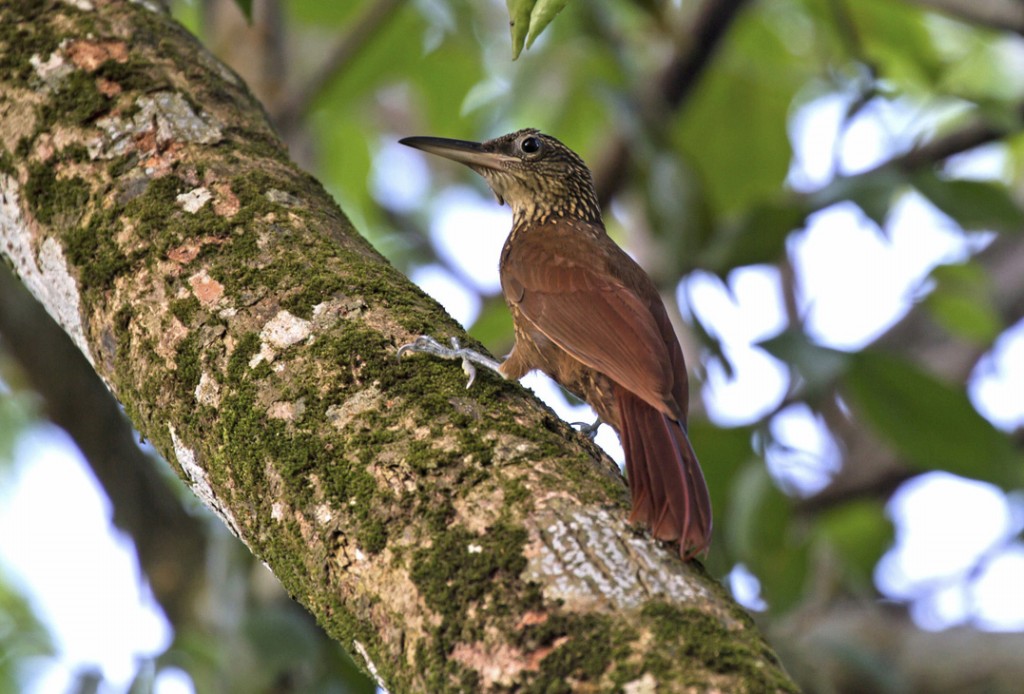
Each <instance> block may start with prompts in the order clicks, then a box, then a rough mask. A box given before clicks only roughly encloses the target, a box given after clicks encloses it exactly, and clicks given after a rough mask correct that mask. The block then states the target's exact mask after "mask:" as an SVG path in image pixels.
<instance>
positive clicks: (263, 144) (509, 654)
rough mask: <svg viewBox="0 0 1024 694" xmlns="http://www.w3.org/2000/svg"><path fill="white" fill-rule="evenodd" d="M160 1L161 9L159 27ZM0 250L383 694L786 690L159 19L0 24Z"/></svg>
mask: <svg viewBox="0 0 1024 694" xmlns="http://www.w3.org/2000/svg"><path fill="white" fill-rule="evenodd" d="M151 5H152V7H151ZM0 252H2V254H3V255H4V257H5V258H6V261H7V262H8V263H9V264H10V265H11V267H12V268H13V270H14V272H15V273H16V274H17V276H18V277H19V278H20V280H21V282H22V283H23V284H24V285H25V286H26V287H27V288H28V289H29V290H30V291H31V292H32V293H33V294H34V295H35V296H36V298H37V299H38V300H39V301H40V302H41V303H42V304H43V305H44V306H45V307H46V309H47V310H48V311H49V312H50V314H51V315H53V316H54V318H56V319H57V321H58V322H59V323H60V324H61V325H62V327H63V328H64V330H65V331H66V332H67V334H68V335H69V336H70V337H71V338H72V339H73V340H74V341H75V343H76V344H77V346H78V347H79V349H80V350H81V351H82V353H83V354H84V355H85V357H86V359H87V360H88V361H89V363H90V364H91V366H92V368H94V369H95V371H96V372H97V373H98V374H99V375H100V377H101V378H102V379H103V380H104V382H105V383H106V384H107V386H108V387H109V389H110V391H111V392H112V393H113V394H114V396H116V398H117V399H118V400H119V401H120V402H121V403H122V405H123V406H124V409H125V412H126V413H127V414H128V416H129V418H130V419H131V421H132V423H133V424H134V425H135V427H136V428H137V429H138V430H139V431H140V432H142V433H143V434H144V435H145V436H146V437H147V438H148V439H150V440H151V441H152V442H153V444H154V446H155V447H156V448H157V449H158V450H159V451H160V452H161V453H162V454H163V455H165V456H166V457H167V458H168V460H169V461H170V462H171V463H172V465H173V466H174V467H175V468H176V470H177V471H178V473H179V474H180V476H181V477H182V478H183V479H184V480H185V481H186V482H187V483H188V484H189V485H190V486H191V488H192V489H193V490H194V491H195V492H196V494H197V495H199V496H200V497H201V498H202V499H203V500H204V501H205V502H206V503H207V504H208V505H209V506H210V507H211V508H212V509H213V510H214V511H216V512H217V513H218V514H219V515H220V516H221V517H222V518H223V519H224V521H225V522H226V523H227V525H228V526H229V527H230V528H231V529H232V531H233V532H234V533H235V534H237V535H238V536H239V537H240V538H241V539H242V541H243V542H245V543H246V545H247V546H248V547H249V548H250V549H251V550H252V551H253V552H254V553H255V554H256V555H257V556H258V557H260V558H261V559H262V560H263V561H265V562H266V563H267V564H268V565H269V566H270V567H271V568H272V570H273V571H274V573H275V574H276V575H277V576H278V578H279V579H280V580H281V582H282V583H283V584H284V586H285V587H286V588H287V590H288V591H289V592H290V593H291V594H292V595H293V596H294V597H295V598H296V599H297V600H299V601H300V602H302V603H303V604H304V605H305V606H306V607H307V608H308V609H309V610H310V611H311V612H312V613H313V614H315V615H316V616H317V619H318V620H319V622H320V623H321V624H322V625H323V626H324V628H325V629H326V630H327V631H328V633H330V634H331V635H332V636H333V637H334V638H336V639H338V640H339V641H340V642H341V643H342V644H343V645H345V647H346V648H348V649H350V650H351V651H353V652H354V653H356V654H358V656H359V657H360V658H361V659H362V660H363V662H364V663H365V665H366V667H367V669H368V670H369V671H370V672H371V673H372V674H373V675H374V676H375V677H377V678H378V680H379V681H381V682H382V684H384V685H385V686H387V687H388V688H390V689H392V690H395V691H406V690H408V691H443V690H459V691H471V690H472V691H476V690H493V689H499V688H511V687H522V688H523V689H524V690H536V691H561V690H579V691H583V690H585V691H593V690H595V689H601V690H611V689H621V688H626V689H627V690H629V691H653V690H654V689H655V688H657V689H658V691H681V690H684V689H687V690H692V689H716V690H721V691H751V692H762V691H792V690H794V689H795V687H794V685H793V684H792V682H791V681H790V680H789V678H788V676H787V675H786V674H785V673H784V671H783V670H782V668H781V666H780V664H779V662H778V660H777V658H776V657H775V655H774V654H773V653H772V651H771V650H770V649H769V648H768V647H767V646H766V645H765V643H764V641H763V639H762V637H761V636H760V635H759V633H758V632H757V630H756V628H755V627H754V626H753V623H752V621H751V620H750V618H749V617H748V616H747V615H746V613H745V612H744V611H743V610H742V609H741V608H740V607H738V606H737V605H736V604H735V603H734V602H733V601H732V600H731V599H730V598H729V597H728V595H727V594H726V592H725V591H724V590H723V589H722V588H721V587H720V586H719V585H718V584H717V582H715V581H714V580H713V579H711V578H710V577H709V576H708V575H707V574H706V573H705V572H704V571H703V570H702V569H701V567H700V566H699V564H696V563H691V564H684V563H682V562H681V561H680V560H679V559H678V557H677V555H676V552H675V551H674V549H672V548H666V547H663V546H660V545H659V544H658V543H656V542H654V541H652V540H651V539H650V538H649V537H647V536H646V535H644V534H642V533H639V532H637V531H635V529H633V528H631V527H630V526H628V525H627V523H626V520H625V517H626V510H627V508H628V504H627V501H626V495H625V493H624V485H623V481H622V478H621V476H620V474H619V472H618V470H617V468H616V467H615V466H614V464H613V463H611V461H609V460H608V459H607V457H606V456H603V455H602V454H601V453H600V452H599V451H598V450H597V449H596V448H595V447H594V446H592V445H591V444H589V442H587V441H585V440H584V439H583V438H582V437H580V436H578V435H577V434H576V433H574V432H573V431H572V430H571V428H569V427H568V426H567V425H565V424H564V423H563V422H561V421H559V420H558V419H557V418H556V417H555V416H554V415H553V414H552V413H551V412H550V411H549V410H547V409H546V408H545V407H544V406H543V405H541V404H540V403H538V402H537V401H536V400H535V399H534V398H533V397H531V396H530V395H529V394H527V393H526V392H525V391H524V390H523V389H522V388H520V387H519V386H518V385H517V384H514V383H507V382H502V381H500V380H499V379H497V378H494V377H491V376H490V375H489V374H483V375H481V377H480V378H478V382H477V384H475V385H474V387H473V389H472V390H470V391H466V389H465V387H464V386H465V376H464V375H463V374H462V371H461V370H460V369H459V367H458V365H457V364H454V363H452V362H442V361H437V360H433V359H429V358H419V357H415V358H409V359H406V360H403V361H399V360H397V359H396V345H400V344H402V343H404V342H407V341H409V340H411V339H412V338H413V337H415V336H416V335H418V334H421V333H431V334H434V335H440V336H449V335H459V336H460V338H461V339H463V340H464V341H468V340H467V338H466V337H465V336H464V335H462V334H461V331H460V329H459V327H458V326H457V325H456V324H455V323H454V322H453V321H452V320H451V319H450V318H449V317H448V316H447V315H445V313H444V312H443V311H442V310H441V309H440V307H438V306H437V304H436V303H435V302H434V301H432V300H431V299H430V298H429V297H427V296H425V295H424V294H422V293H421V292H420V291H419V290H418V289H417V288H416V287H414V286H413V285H411V284H410V283H409V282H408V281H407V280H406V279H405V278H404V277H403V276H402V275H401V274H400V273H399V272H398V271H396V270H395V269H394V268H393V267H392V266H390V265H389V264H388V263H387V262H386V261H385V260H384V259H383V258H381V256H380V255H379V254H378V253H377V252H376V251H374V249H373V248H371V247H370V246H369V244H368V243H367V242H366V241H365V240H363V239H362V238H361V237H360V236H359V235H358V234H357V233H356V232H355V231H354V230H353V229H352V227H351V224H350V223H349V222H348V220H347V219H346V218H345V216H344V214H343V213H342V212H341V211H340V210H339V209H338V208H337V207H336V206H335V204H334V203H333V202H332V201H331V199H330V197H329V196H328V195H327V194H326V193H325V192H324V190H323V189H322V187H321V186H320V185H319V184H318V183H317V182H316V181H315V180H313V179H312V178H311V177H309V176H308V175H306V174H304V173H302V172H301V171H299V170H297V169H296V168H295V166H294V165H293V164H292V163H291V162H290V161H289V160H288V158H287V154H286V153H285V152H284V151H283V149H282V147H281V145H280V142H279V140H278V138H277V137H276V136H275V134H274V133H273V132H272V130H271V128H270V127H269V125H268V124H267V122H266V119H265V116H264V113H263V110H262V109H261V107H260V105H259V104H258V103H257V102H256V101H255V100H254V99H253V98H252V97H251V96H250V95H249V93H248V92H247V90H246V88H245V86H244V85H243V84H242V83H241V81H240V80H239V79H238V78H237V77H236V76H235V75H234V74H233V73H231V72H230V71H229V70H228V69H227V68H225V67H224V66H223V65H221V64H220V63H219V62H217V61H216V60H215V59H214V58H213V57H212V56H210V55H209V54H208V53H207V52H206V51H205V50H203V48H202V47H201V46H199V45H198V44H197V43H196V41H195V40H194V39H193V38H192V37H191V36H190V35H189V34H188V33H187V32H186V31H185V30H184V29H182V28H181V27H180V26H178V25H177V24H175V23H174V22H173V21H172V20H171V19H169V18H168V17H167V16H165V15H164V14H162V13H160V12H159V11H157V8H156V6H155V5H154V4H153V3H145V2H142V3H129V2H117V1H109V2H107V1H101V0H74V1H71V0H68V1H67V2H41V1H38V0H34V1H30V0H25V1H21V2H7V3H4V4H3V5H0Z"/></svg>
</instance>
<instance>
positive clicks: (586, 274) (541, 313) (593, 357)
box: [502, 229, 685, 417]
mask: <svg viewBox="0 0 1024 694" xmlns="http://www.w3.org/2000/svg"><path fill="white" fill-rule="evenodd" d="M547 231H548V233H546V234H544V235H543V236H541V235H535V234H531V235H530V236H529V237H526V238H522V239H517V243H515V244H514V246H513V250H512V251H511V252H510V255H509V258H507V259H506V262H504V263H503V266H502V286H503V288H504V291H505V295H506V296H507V297H508V298H509V300H510V301H512V302H513V303H515V304H516V305H517V307H518V308H519V310H520V312H521V315H522V317H523V318H525V319H526V320H527V321H529V323H530V324H531V325H532V326H533V327H534V328H536V329H537V330H538V331H540V332H541V333H542V334H544V335H545V336H546V337H547V338H548V339H549V340H551V341H552V342H554V343H555V344H557V345H558V346H559V347H561V348H562V349H564V350H565V351H566V352H568V353H569V354H570V355H572V356H573V357H574V358H576V359H578V360H580V361H581V362H583V363H584V364H585V365H587V366H589V367H590V368H592V369H596V370H597V371H599V372H601V373H603V374H605V375H606V376H608V377H609V378H610V379H611V380H613V381H615V382H616V383H618V384H620V385H622V386H623V387H625V388H627V389H628V390H630V391H631V392H633V393H635V394H636V395H637V396H638V397H640V398H641V399H642V400H644V401H646V402H647V403H649V404H650V405H651V406H652V407H654V408H656V409H658V410H660V411H663V412H666V413H667V414H672V415H673V416H677V417H678V416H679V410H678V408H679V407H680V406H681V405H682V404H681V403H677V402H675V397H674V396H673V390H674V382H675V378H674V375H673V373H672V371H673V361H675V360H674V359H672V358H671V355H670V353H669V349H670V348H669V345H668V344H667V343H666V336H665V335H664V334H663V332H662V330H661V329H660V328H659V325H658V321H657V320H656V318H655V316H654V314H653V313H652V306H651V305H650V302H648V301H645V300H644V299H643V298H642V297H641V296H640V295H639V294H638V293H637V292H636V291H635V290H634V289H632V288H630V287H629V286H628V283H627V282H624V281H623V278H622V277H621V273H615V274H613V273H612V272H609V271H608V268H610V267H611V268H621V267H622V266H621V265H620V263H623V262H625V263H629V264H633V260H632V259H631V258H630V257H629V256H628V255H626V254H625V253H624V252H622V251H621V250H620V249H619V248H618V247H617V246H615V245H614V243H613V242H612V241H611V240H610V239H607V237H603V238H600V237H598V239H596V240H595V239H594V238H593V237H591V236H589V235H587V236H584V235H581V234H579V233H578V232H577V233H569V234H566V233H564V229H563V230H561V232H559V231H556V230H551V229H549V230H547ZM602 234H603V232H602ZM552 237H557V242H555V243H553V240H554V239H553V238H552ZM605 241H606V243H605ZM553 249H554V251H555V252H552V250H553ZM609 254H612V255H613V256H614V257H612V258H609ZM609 260H610V262H605V261H609ZM585 263H586V264H585ZM636 270H637V271H638V272H641V273H642V270H639V268H636ZM644 279H645V280H646V277H645V278H644ZM652 292H654V296H655V297H657V293H656V291H655V290H654V289H653V286H652ZM658 302H659V303H658V306H657V307H656V308H659V309H661V312H662V313H664V308H663V307H662V306H661V304H660V298H659V299H658ZM666 322H667V316H666ZM669 329H671V327H669ZM671 339H672V340H673V346H675V337H674V335H673V336H671ZM675 348H676V350H678V347H677V346H675ZM683 406H684V405H683ZM684 407H685V406H684ZM684 414H685V413H684Z"/></svg>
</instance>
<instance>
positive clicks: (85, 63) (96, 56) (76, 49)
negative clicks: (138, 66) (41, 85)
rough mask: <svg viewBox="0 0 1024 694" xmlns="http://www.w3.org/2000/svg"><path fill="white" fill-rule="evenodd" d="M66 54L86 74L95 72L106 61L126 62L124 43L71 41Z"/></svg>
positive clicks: (126, 53) (125, 46)
mask: <svg viewBox="0 0 1024 694" xmlns="http://www.w3.org/2000/svg"><path fill="white" fill-rule="evenodd" d="M66 52H67V55H68V57H69V58H71V62H73V63H74V64H75V65H77V66H78V67H80V68H81V69H83V70H85V71H86V72H93V71H95V70H96V68H98V67H99V66H100V65H102V64H103V63H105V62H107V61H108V60H115V61H117V62H119V63H125V62H127V61H128V46H127V45H126V44H125V43H124V41H87V40H80V41H72V42H71V43H70V44H68V46H67V49H66Z"/></svg>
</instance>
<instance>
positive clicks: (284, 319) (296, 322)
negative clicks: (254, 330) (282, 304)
mask: <svg viewBox="0 0 1024 694" xmlns="http://www.w3.org/2000/svg"><path fill="white" fill-rule="evenodd" d="M312 331H313V324H312V323H310V322H309V321H308V320H306V319H304V318H299V317H298V316H295V315H292V314H291V313H290V312H288V311H286V310H282V311H279V312H278V313H277V315H275V316H274V317H273V318H271V319H270V320H269V321H267V324H266V325H264V326H263V330H261V331H260V339H261V340H262V341H263V342H265V343H267V344H269V345H270V346H271V347H273V348H274V349H278V350H284V349H287V348H289V347H291V346H292V345H294V344H298V343H299V342H302V341H303V340H305V339H306V338H308V337H309V336H310V334H311V333H312Z"/></svg>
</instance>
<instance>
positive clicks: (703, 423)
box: [688, 418, 756, 527]
mask: <svg viewBox="0 0 1024 694" xmlns="http://www.w3.org/2000/svg"><path fill="white" fill-rule="evenodd" d="M688 433H689V436H690V441H691V443H693V447H694V450H696V451H697V457H698V458H699V459H700V461H701V463H702V466H701V467H702V468H703V470H704V479H705V480H706V481H707V483H708V489H709V490H711V506H712V509H713V510H714V513H715V517H714V523H715V525H716V526H717V527H726V526H727V525H728V524H729V521H730V519H729V517H728V515H727V514H726V509H727V508H728V506H729V496H728V493H729V490H730V489H732V487H733V484H734V483H735V482H736V476H737V475H738V474H739V471H740V470H741V469H743V467H744V465H746V464H747V463H749V462H751V461H752V460H754V459H755V458H756V456H755V455H754V448H753V445H752V444H751V438H752V437H753V435H754V430H753V429H752V428H751V427H734V428H723V427H718V426H715V425H714V424H712V423H711V422H709V421H708V420H707V419H703V418H694V419H691V420H690V422H689V425H688Z"/></svg>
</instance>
